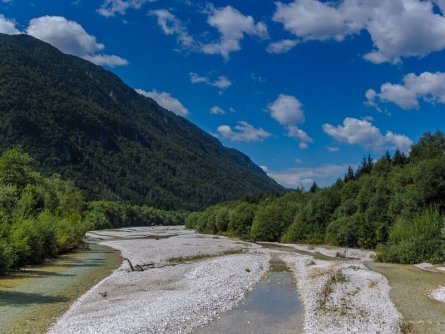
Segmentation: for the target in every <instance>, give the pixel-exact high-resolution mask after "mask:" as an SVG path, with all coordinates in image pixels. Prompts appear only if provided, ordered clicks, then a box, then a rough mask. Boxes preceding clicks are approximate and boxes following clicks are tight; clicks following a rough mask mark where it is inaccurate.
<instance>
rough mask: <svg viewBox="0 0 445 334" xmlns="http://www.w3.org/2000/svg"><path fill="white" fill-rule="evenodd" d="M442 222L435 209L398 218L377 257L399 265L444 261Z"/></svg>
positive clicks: (444, 248) (444, 246)
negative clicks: (409, 216)
mask: <svg viewBox="0 0 445 334" xmlns="http://www.w3.org/2000/svg"><path fill="white" fill-rule="evenodd" d="M444 229H445V227H444V220H443V217H441V216H440V215H439V213H438V211H437V210H435V209H427V210H425V211H423V212H421V213H419V214H417V215H414V216H413V217H411V218H401V219H399V220H398V222H397V223H396V224H395V225H394V227H393V228H392V230H391V231H390V233H389V240H388V243H387V244H386V245H385V246H384V247H383V249H382V252H381V253H380V254H379V256H378V258H379V259H380V260H382V261H387V262H399V263H419V262H432V263H438V262H441V261H444V260H445V230H444Z"/></svg>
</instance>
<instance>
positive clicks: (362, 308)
mask: <svg viewBox="0 0 445 334" xmlns="http://www.w3.org/2000/svg"><path fill="white" fill-rule="evenodd" d="M88 236H89V238H91V239H96V240H98V239H99V240H102V242H101V243H102V244H104V245H108V246H111V247H113V248H116V249H118V250H120V251H121V253H122V256H124V257H127V258H129V259H130V260H131V261H132V263H133V265H135V266H136V265H140V266H143V265H147V264H151V266H152V267H154V268H151V269H148V270H145V271H142V272H136V271H135V272H129V266H128V264H127V263H125V262H124V263H123V264H122V266H121V267H120V268H119V269H117V270H116V271H114V273H113V274H112V275H111V276H109V277H107V278H106V279H104V280H103V281H102V282H100V283H99V284H97V285H96V286H95V287H93V288H92V289H91V290H90V291H88V292H87V293H86V294H85V295H83V296H82V297H81V298H79V300H77V301H76V302H75V303H74V304H73V305H72V306H71V308H70V309H69V310H68V311H67V312H66V313H65V314H64V315H63V316H62V318H60V319H59V320H58V321H57V323H56V324H55V325H54V326H53V327H52V328H51V329H50V330H49V333H51V334H59V333H60V334H65V333H66V334H71V333H73V334H74V333H76V334H78V333H79V334H87V333H95V334H96V333H189V332H192V331H193V329H194V328H196V327H197V326H200V325H202V324H204V323H206V322H208V321H210V320H212V319H214V318H215V317H216V316H217V315H218V314H219V313H221V312H223V311H225V310H228V309H230V308H233V307H234V306H235V305H236V304H238V303H239V302H240V301H241V300H242V299H243V298H244V296H245V294H246V293H247V292H248V291H249V290H251V289H252V288H253V286H254V285H255V284H256V282H258V280H259V279H260V278H261V277H262V275H263V274H264V273H265V272H266V271H267V269H268V266H269V259H270V254H271V253H277V254H279V256H280V257H281V258H282V259H283V260H284V261H286V263H287V264H288V266H289V267H290V268H291V269H292V270H293V271H294V273H295V277H296V280H297V287H298V292H299V294H300V296H301V300H302V303H303V305H304V319H305V320H304V332H305V333H306V334H315V333H317V334H319V333H329V334H335V333H338V334H340V333H361V334H367V333H369V334H371V333H373V334H374V333H381V334H385V333H388V334H396V333H400V327H399V322H400V320H401V315H400V314H399V312H398V311H397V310H396V308H395V307H394V305H393V303H392V302H391V300H390V298H389V290H390V288H389V285H388V282H387V280H386V279H385V278H384V277H383V276H382V275H380V274H378V273H375V272H373V271H370V270H368V269H367V268H366V267H365V266H364V265H363V262H362V261H363V260H369V259H370V258H372V257H373V256H374V254H373V252H369V251H362V250H351V249H345V248H341V249H340V248H330V249H326V248H323V247H312V246H307V245H287V244H286V245H285V246H291V247H294V248H296V249H300V250H304V251H310V252H313V253H316V252H318V253H322V254H325V255H327V256H331V257H335V256H336V255H337V253H339V254H340V255H341V256H345V257H348V258H356V259H359V260H350V259H349V260H344V261H323V260H318V259H316V258H314V257H313V256H309V255H307V256H306V255H301V254H297V253H294V252H285V251H276V250H269V249H265V248H262V247H261V246H258V245H255V244H251V243H246V242H240V241H234V240H230V239H228V238H224V237H215V236H210V235H201V234H197V233H194V232H193V231H190V230H186V229H184V228H183V227H156V228H149V227H145V228H144V227H142V228H125V229H121V230H107V231H95V232H91V233H89V235H88ZM147 236H149V237H150V238H149V239H147V238H146V239H144V238H143V237H147ZM168 236H172V237H169V238H162V237H168ZM156 237H159V238H158V239H155V238H156ZM314 255H315V254H314ZM172 259H173V260H172ZM172 262H173V263H175V262H176V263H179V264H177V265H172ZM144 268H146V267H144ZM333 277H334V278H333ZM441 289H443V288H441ZM438 290H439V289H438ZM436 291H437V290H436ZM101 293H102V294H103V293H106V297H103V296H102V295H101ZM433 293H434V292H433ZM437 293H438V295H439V296H442V297H441V298H443V296H444V294H445V292H444V291H443V290H440V291H439V292H437ZM436 299H437V298H436ZM235 331H236V329H235Z"/></svg>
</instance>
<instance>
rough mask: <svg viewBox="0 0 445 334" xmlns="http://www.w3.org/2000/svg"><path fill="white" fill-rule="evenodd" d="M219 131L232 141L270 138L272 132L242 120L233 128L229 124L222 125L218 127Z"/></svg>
mask: <svg viewBox="0 0 445 334" xmlns="http://www.w3.org/2000/svg"><path fill="white" fill-rule="evenodd" d="M217 131H218V133H219V134H220V135H221V136H223V137H224V138H227V139H230V140H232V141H244V142H250V141H260V142H262V141H263V140H264V139H266V138H269V137H270V136H271V134H270V133H269V132H267V131H266V130H264V129H262V128H255V127H254V126H253V125H251V124H249V123H247V122H244V121H241V122H238V124H237V125H235V128H234V129H232V128H231V127H230V126H229V125H220V126H218V128H217Z"/></svg>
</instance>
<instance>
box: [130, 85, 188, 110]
mask: <svg viewBox="0 0 445 334" xmlns="http://www.w3.org/2000/svg"><path fill="white" fill-rule="evenodd" d="M136 92H138V93H139V94H141V95H144V96H147V97H150V98H152V99H153V100H155V101H156V102H157V103H158V104H159V105H160V106H161V107H163V108H165V109H167V110H170V111H172V112H174V113H175V114H176V115H179V116H183V117H185V116H187V114H188V112H189V111H188V109H187V108H186V107H184V105H183V104H182V103H181V102H180V101H179V100H178V99H177V98H175V97H173V96H171V94H170V93H166V92H158V91H156V90H153V91H151V92H147V91H145V90H142V89H136Z"/></svg>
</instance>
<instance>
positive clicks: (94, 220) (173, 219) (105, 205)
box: [85, 201, 187, 229]
mask: <svg viewBox="0 0 445 334" xmlns="http://www.w3.org/2000/svg"><path fill="white" fill-rule="evenodd" d="M186 217H187V214H186V213H185V212H181V211H165V210H161V209H156V208H153V207H149V206H146V205H143V206H138V205H132V204H130V203H125V202H111V201H95V202H90V203H89V204H88V210H87V214H86V217H85V220H86V222H87V223H88V224H89V225H90V226H91V227H92V228H93V229H107V228H120V227H127V226H154V225H158V226H159V225H184V223H185V219H186Z"/></svg>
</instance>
